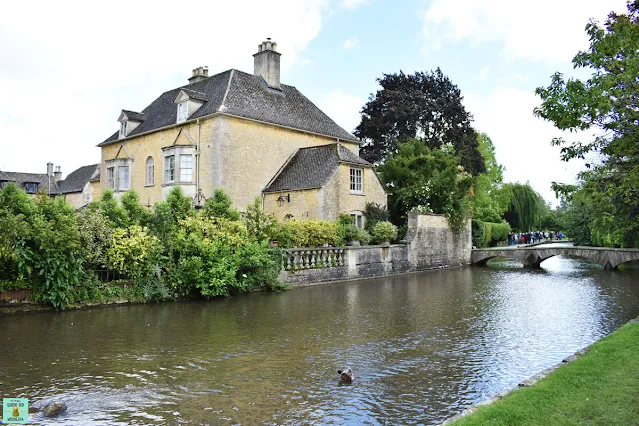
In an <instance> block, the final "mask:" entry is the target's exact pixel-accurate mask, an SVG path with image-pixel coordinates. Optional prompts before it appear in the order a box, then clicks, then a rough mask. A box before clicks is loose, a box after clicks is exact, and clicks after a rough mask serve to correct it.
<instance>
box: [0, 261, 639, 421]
mask: <svg viewBox="0 0 639 426" xmlns="http://www.w3.org/2000/svg"><path fill="white" fill-rule="evenodd" d="M542 267H543V269H541V270H536V271H535V270H524V269H520V268H519V267H518V266H517V265H516V264H512V263H509V262H501V263H496V264H493V265H492V266H489V267H487V268H471V267H465V268H457V269H450V270H439V271H431V272H424V273H419V274H412V275H404V276H398V277H387V278H378V279H369V280H361V281H355V282H349V283H339V284H332V285H323V286H316V287H309V288H303V289H295V290H292V291H289V292H284V293H279V294H269V293H264V294H253V295H248V296H238V297H234V298H230V299H226V300H214V301H210V302H189V303H165V304H156V305H140V306H119V307H109V308H102V309H90V310H84V311H70V312H63V313H39V314H28V315H13V316H4V317H0V327H1V330H2V334H1V336H2V340H1V343H0V351H1V352H0V371H1V372H2V373H1V374H0V396H2V397H28V398H30V401H31V404H32V405H33V404H35V405H39V404H42V403H44V402H46V401H48V400H51V399H53V398H55V399H62V400H64V401H66V402H67V405H68V407H69V409H68V412H67V413H66V414H65V415H64V416H62V417H59V418H58V419H57V420H55V421H54V422H57V423H61V424H74V425H79V424H94V425H116V424H121V425H129V424H213V425H217V424H222V425H224V424H244V425H252V424H295V425H297V424H433V423H438V422H440V421H442V420H444V419H445V418H447V417H449V416H451V415H454V414H456V413H458V412H459V411H461V410H463V409H464V408H465V407H468V406H469V405H472V404H474V403H476V402H478V401H480V400H482V399H485V398H487V397H490V396H492V395H494V394H496V393H498V392H500V391H504V390H507V389H509V388H511V387H513V386H516V385H517V383H519V382H520V381H521V380H523V379H525V378H527V377H529V376H531V375H533V374H535V373H537V372H539V371H540V370H543V369H544V368H546V367H549V366H551V365H553V364H555V363H557V362H560V361H561V360H562V359H563V358H564V357H566V356H567V355H569V354H571V353H573V352H575V351H577V350H579V349H581V348H583V347H584V346H587V345H589V344H591V343H592V342H594V341H596V340H597V339H599V338H601V337H603V336H605V335H606V334H607V333H609V332H610V331H611V330H613V329H615V328H616V327H618V326H620V325H622V324H623V323H624V322H626V321H628V320H629V319H631V318H633V317H636V316H637V315H639V271H637V270H625V271H618V272H605V271H603V270H601V269H600V268H599V267H597V266H594V265H592V264H589V263H587V262H585V261H581V260H577V259H568V258H564V257H555V258H551V259H549V260H547V261H546V262H544V263H543V264H542ZM341 365H349V366H351V367H352V368H353V369H354V370H355V374H356V379H355V381H354V382H353V383H352V384H351V385H340V384H339V383H338V380H339V379H338V376H337V373H336V370H337V368H338V367H339V366H341ZM35 420H36V421H41V420H42V419H40V418H39V417H38V416H37V415H36V416H35Z"/></svg>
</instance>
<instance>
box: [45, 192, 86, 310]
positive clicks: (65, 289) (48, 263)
mask: <svg viewBox="0 0 639 426" xmlns="http://www.w3.org/2000/svg"><path fill="white" fill-rule="evenodd" d="M37 204H38V209H39V211H40V214H39V215H37V216H36V220H35V221H34V231H35V232H34V233H33V237H34V239H33V243H34V249H35V250H34V251H35V256H34V258H33V260H34V262H33V273H34V281H35V282H36V288H35V290H36V292H37V293H39V294H40V295H41V298H40V300H41V301H43V302H45V303H50V304H51V305H53V306H54V307H55V308H56V309H64V307H65V306H66V305H68V304H69V295H70V294H71V292H72V291H73V287H74V286H75V285H77V284H78V283H79V281H80V277H81V276H82V264H83V258H82V254H81V251H80V235H79V233H78V227H77V222H76V218H75V209H74V208H73V207H71V206H70V205H69V204H67V203H66V202H65V201H64V200H63V199H62V198H56V199H55V200H52V199H50V198H48V197H47V196H46V195H42V196H41V197H39V198H38V202H37Z"/></svg>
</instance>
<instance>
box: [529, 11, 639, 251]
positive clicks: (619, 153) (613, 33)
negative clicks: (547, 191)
mask: <svg viewBox="0 0 639 426" xmlns="http://www.w3.org/2000/svg"><path fill="white" fill-rule="evenodd" d="M586 32H587V33H588V35H589V37H590V47H589V49H588V50H586V51H582V52H579V53H578V54H577V55H576V56H575V57H574V58H573V65H574V67H575V68H584V69H586V70H588V71H589V73H590V75H591V76H590V78H589V79H587V80H580V79H576V78H571V79H565V78H564V76H563V75H562V74H561V73H556V74H555V75H554V76H553V77H552V80H551V84H550V86H548V87H540V88H538V89H537V94H538V95H539V96H540V97H541V99H542V103H541V105H540V106H539V107H538V108H536V109H535V114H536V115H537V116H539V117H541V118H544V119H546V120H548V121H550V122H552V123H553V124H554V125H555V126H556V127H557V128H558V129H560V130H567V131H570V132H578V131H583V132H581V133H580V135H581V137H582V138H585V140H582V141H579V142H574V143H567V142H566V141H565V140H563V139H561V138H557V139H554V140H553V144H554V145H558V146H561V147H562V148H561V155H562V159H563V160H566V161H568V160H570V159H573V158H588V154H591V153H596V154H598V162H597V163H598V164H596V165H590V164H588V167H589V169H590V170H587V171H586V172H584V173H582V174H581V175H580V178H581V180H582V184H581V185H580V188H581V189H579V190H580V191H585V192H587V193H588V196H585V195H582V196H579V197H578V198H579V200H580V201H579V202H580V203H586V202H592V203H594V204H593V206H594V205H596V206H597V207H596V208H598V209H600V211H599V213H600V214H597V215H594V216H593V221H592V222H591V223H590V224H589V226H590V227H591V231H592V232H593V233H602V232H605V233H607V235H606V236H605V237H601V238H599V237H598V238H595V239H593V242H595V241H594V240H596V239H600V240H602V241H606V242H607V243H606V244H608V242H610V244H612V245H615V244H620V245H623V246H637V245H639V0H632V1H629V2H628V12H627V14H618V13H614V12H612V13H610V15H609V16H608V19H607V20H606V21H605V22H604V23H603V24H599V23H597V22H594V21H591V22H590V23H589V24H588V25H587V26H586ZM593 130H594V132H593ZM586 131H587V132H586ZM593 134H594V135H595V136H591V135H593ZM554 187H555V189H556V190H557V191H558V192H561V193H563V194H564V195H568V197H569V198H570V196H571V194H570V192H573V191H574V190H575V189H576V187H574V186H566V185H562V184H555V185H554ZM604 217H605V218H607V219H606V220H605V222H606V225H605V226H603V225H602V218H604ZM595 222H596V223H595ZM612 241H616V243H614V242H612Z"/></svg>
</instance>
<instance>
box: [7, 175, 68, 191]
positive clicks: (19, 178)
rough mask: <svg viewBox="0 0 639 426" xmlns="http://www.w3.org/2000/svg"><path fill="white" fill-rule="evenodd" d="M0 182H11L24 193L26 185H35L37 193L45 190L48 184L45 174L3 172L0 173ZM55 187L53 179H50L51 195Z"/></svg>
mask: <svg viewBox="0 0 639 426" xmlns="http://www.w3.org/2000/svg"><path fill="white" fill-rule="evenodd" d="M0 182H13V183H15V184H16V185H17V186H18V188H20V189H22V190H23V191H26V190H27V188H26V185H25V184H27V183H37V184H38V189H37V190H38V191H39V190H40V189H41V188H45V190H46V188H47V186H48V184H49V177H48V176H47V174H46V173H21V172H3V171H0ZM56 191H57V187H56V184H55V181H54V179H53V177H52V178H51V193H55V192H56Z"/></svg>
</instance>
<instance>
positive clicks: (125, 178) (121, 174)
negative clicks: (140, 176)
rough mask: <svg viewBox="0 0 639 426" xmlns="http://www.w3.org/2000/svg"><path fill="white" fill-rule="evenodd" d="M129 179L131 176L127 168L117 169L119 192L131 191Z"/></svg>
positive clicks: (120, 167)
mask: <svg viewBox="0 0 639 426" xmlns="http://www.w3.org/2000/svg"><path fill="white" fill-rule="evenodd" d="M130 177H131V175H130V174H129V166H119V167H118V189H119V190H120V191H126V190H127V189H131V181H130V180H129V178H130Z"/></svg>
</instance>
